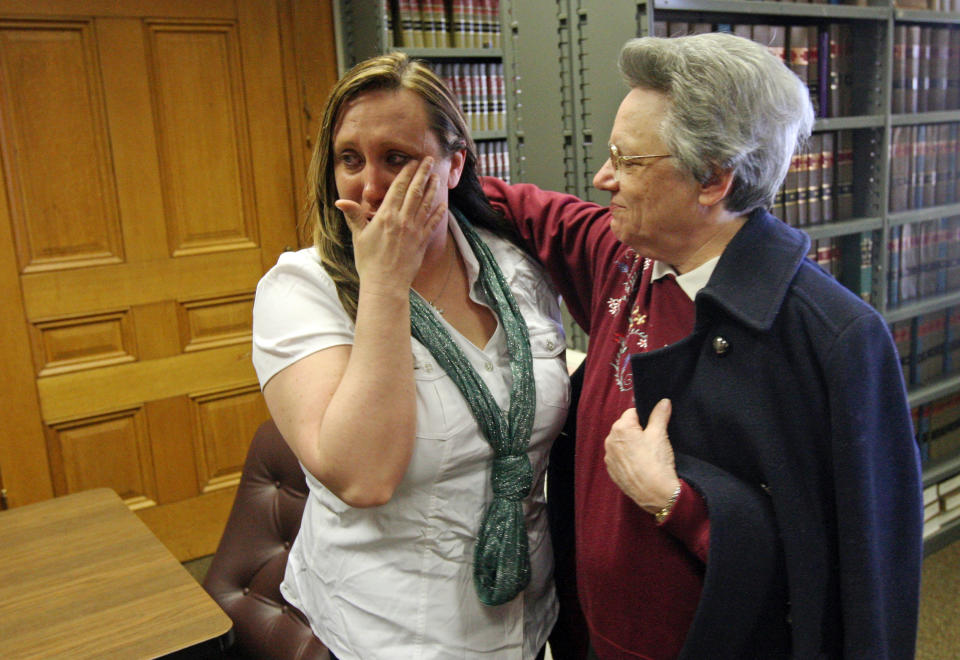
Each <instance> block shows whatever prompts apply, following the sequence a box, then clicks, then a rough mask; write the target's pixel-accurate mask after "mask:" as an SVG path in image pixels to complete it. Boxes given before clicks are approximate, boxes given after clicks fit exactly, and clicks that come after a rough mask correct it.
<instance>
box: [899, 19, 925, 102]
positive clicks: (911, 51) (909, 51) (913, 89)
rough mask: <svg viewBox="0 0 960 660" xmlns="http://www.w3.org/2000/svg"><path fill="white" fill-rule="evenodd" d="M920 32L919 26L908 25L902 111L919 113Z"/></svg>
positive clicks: (905, 44)
mask: <svg viewBox="0 0 960 660" xmlns="http://www.w3.org/2000/svg"><path fill="white" fill-rule="evenodd" d="M920 31H921V26H919V25H908V26H907V35H906V42H905V43H904V52H905V58H906V66H905V71H904V97H903V111H904V112H908V113H910V112H918V111H919V108H920V106H919V93H920Z"/></svg>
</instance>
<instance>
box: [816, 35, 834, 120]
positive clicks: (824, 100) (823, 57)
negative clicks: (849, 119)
mask: <svg viewBox="0 0 960 660" xmlns="http://www.w3.org/2000/svg"><path fill="white" fill-rule="evenodd" d="M830 58H831V54H830V31H829V30H828V29H827V28H821V29H819V30H818V32H817V103H818V107H817V114H818V116H820V117H833V116H834V115H832V114H830V113H831V112H832V110H831V107H830V104H831V94H830V84H831V75H830Z"/></svg>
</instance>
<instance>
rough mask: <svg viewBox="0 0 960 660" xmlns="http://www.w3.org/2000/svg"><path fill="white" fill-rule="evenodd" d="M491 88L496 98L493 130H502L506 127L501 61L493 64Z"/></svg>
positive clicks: (505, 105) (505, 97)
mask: <svg viewBox="0 0 960 660" xmlns="http://www.w3.org/2000/svg"><path fill="white" fill-rule="evenodd" d="M493 88H494V98H495V99H496V113H495V117H496V125H495V127H494V128H495V130H498V131H502V130H505V129H506V127H507V96H506V92H505V91H504V80H503V62H496V63H495V64H494V65H493Z"/></svg>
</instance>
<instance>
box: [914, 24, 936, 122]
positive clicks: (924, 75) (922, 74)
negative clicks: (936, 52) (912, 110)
mask: <svg viewBox="0 0 960 660" xmlns="http://www.w3.org/2000/svg"><path fill="white" fill-rule="evenodd" d="M932 49H933V28H932V27H930V26H929V25H924V26H921V28H920V66H919V75H918V78H917V112H927V111H929V110H930V109H931V108H930V85H931V81H930V78H931V75H932V70H933V68H932V62H931V58H932V55H933V51H932Z"/></svg>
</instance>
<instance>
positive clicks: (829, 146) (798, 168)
mask: <svg viewBox="0 0 960 660" xmlns="http://www.w3.org/2000/svg"><path fill="white" fill-rule="evenodd" d="M771 212H772V213H773V214H774V215H776V216H778V217H779V218H781V219H782V220H783V221H784V222H786V223H787V224H788V225H791V226H793V227H806V226H810V225H819V224H823V223H826V222H833V221H834V220H846V219H849V218H851V217H853V134H852V133H851V132H850V131H827V132H823V133H814V134H813V135H811V136H810V139H809V140H808V141H807V143H806V144H805V145H804V146H803V147H802V148H801V149H800V150H799V151H798V152H797V153H795V154H794V156H793V158H792V159H791V161H790V169H789V170H788V171H787V176H786V179H785V180H784V182H783V186H781V188H780V190H779V191H778V192H777V196H776V198H775V200H774V205H773V208H772V209H771Z"/></svg>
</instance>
